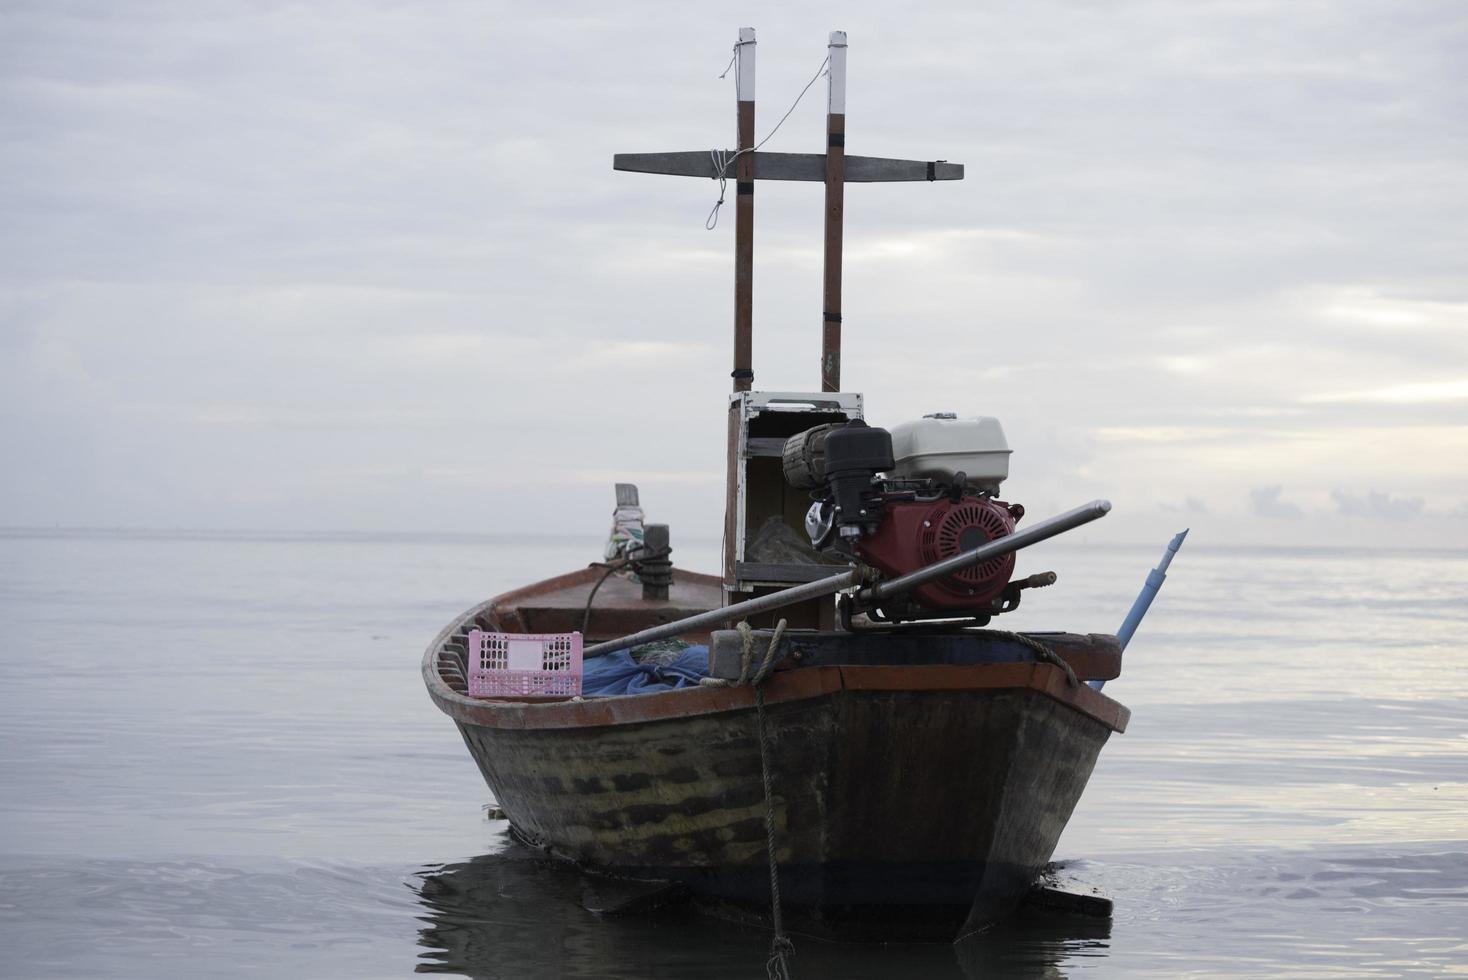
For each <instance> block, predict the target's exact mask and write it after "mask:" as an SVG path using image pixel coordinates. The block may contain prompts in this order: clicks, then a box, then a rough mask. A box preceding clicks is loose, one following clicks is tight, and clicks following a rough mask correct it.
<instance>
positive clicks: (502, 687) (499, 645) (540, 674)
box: [469, 630, 581, 697]
mask: <svg viewBox="0 0 1468 980" xmlns="http://www.w3.org/2000/svg"><path fill="white" fill-rule="evenodd" d="M580 693H581V634H580V633H486V632H485V631H484V630H471V631H470V632H469V696H470V697H557V696H560V697H573V696H575V695H578V694H580Z"/></svg>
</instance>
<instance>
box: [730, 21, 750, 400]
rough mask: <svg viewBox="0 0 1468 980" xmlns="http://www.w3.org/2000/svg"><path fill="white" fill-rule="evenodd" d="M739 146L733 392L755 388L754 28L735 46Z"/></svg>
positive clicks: (743, 29)
mask: <svg viewBox="0 0 1468 980" xmlns="http://www.w3.org/2000/svg"><path fill="white" fill-rule="evenodd" d="M734 58H735V62H736V64H735V67H734V80H735V82H734V84H735V89H736V93H737V94H736V97H737V99H738V102H739V146H738V157H737V159H736V161H735V164H734V174H735V194H734V371H733V378H734V390H735V391H748V390H749V389H750V388H751V387H753V386H754V363H753V358H754V350H753V348H754V28H753V27H741V28H740V29H739V43H738V44H736V45H735V46H734Z"/></svg>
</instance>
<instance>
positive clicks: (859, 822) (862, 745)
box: [459, 666, 1110, 939]
mask: <svg viewBox="0 0 1468 980" xmlns="http://www.w3.org/2000/svg"><path fill="white" fill-rule="evenodd" d="M960 669H961V668H960ZM1033 669H1037V670H1046V671H1050V670H1055V668H1050V667H1043V666H1042V667H1038V668H1033ZM1056 673H1059V671H1056ZM646 697H656V698H661V699H670V700H672V699H678V700H685V699H684V698H680V697H679V695H678V693H677V692H673V693H669V694H663V695H650V696H646ZM766 719H767V723H768V724H769V726H770V730H771V742H772V749H773V758H772V762H773V765H772V770H773V772H774V774H775V775H774V778H773V787H772V788H773V798H772V806H773V811H774V817H775V840H776V856H777V859H778V861H779V864H780V874H781V882H780V884H781V894H782V897H783V899H784V901H785V902H786V903H787V904H788V905H789V906H790V908H791V914H792V915H793V916H798V917H799V918H801V919H803V920H805V921H806V922H807V925H806V928H807V929H809V928H811V927H812V926H813V925H814V926H818V927H820V929H821V931H823V932H838V933H844V932H846V931H847V930H849V929H852V928H857V929H861V930H865V929H868V928H870V927H872V926H873V925H875V924H883V923H890V924H891V925H892V926H894V927H895V926H899V925H900V926H902V929H901V933H902V936H903V938H913V937H912V931H913V927H914V926H915V925H922V926H923V927H924V928H923V932H924V933H926V934H928V937H929V938H939V937H941V938H947V939H953V938H956V937H957V936H958V935H959V934H960V932H961V931H962V929H963V927H964V924H965V922H968V923H970V928H971V929H977V928H982V927H984V926H987V925H989V924H990V923H992V922H994V921H997V920H998V919H999V918H1001V917H1003V916H1004V915H1005V914H1007V913H1008V912H1009V911H1010V910H1011V909H1012V908H1013V906H1014V905H1015V904H1016V903H1017V902H1018V900H1019V899H1020V898H1021V897H1022V896H1023V895H1024V893H1025V891H1026V890H1027V889H1028V887H1029V885H1030V883H1031V882H1032V881H1033V880H1034V878H1035V876H1036V874H1037V873H1038V872H1039V870H1040V869H1041V868H1042V867H1043V866H1044V865H1045V863H1046V862H1047V861H1049V860H1050V857H1051V855H1052V854H1053V852H1054V849H1055V844H1056V842H1057V841H1058V840H1059V837H1060V833H1061V831H1062V830H1063V829H1064V828H1065V824H1066V821H1067V820H1068V819H1069V818H1070V815H1071V811H1072V810H1073V809H1074V808H1075V805H1076V802H1077V801H1078V800H1079V798H1080V795H1081V792H1082V790H1083V789H1084V788H1085V785H1086V782H1087V780H1088V779H1089V778H1090V775H1091V769H1092V767H1093V765H1094V764H1095V761H1096V756H1097V753H1098V752H1099V751H1100V749H1101V746H1102V745H1103V744H1104V743H1105V741H1106V738H1107V737H1108V735H1109V734H1110V729H1109V728H1108V727H1107V726H1105V725H1104V724H1102V723H1100V722H1098V721H1095V720H1094V719H1090V718H1088V717H1086V716H1085V715H1083V714H1081V713H1080V712H1077V711H1075V710H1074V709H1072V708H1070V707H1068V706H1066V705H1064V704H1062V703H1060V702H1058V701H1055V700H1053V699H1051V698H1049V697H1047V696H1046V695H1044V694H1043V693H1040V692H1037V691H1032V690H1028V689H1023V688H1020V689H1004V688H979V689H968V690H964V689H959V690H952V689H937V690H916V691H912V690H896V691H894V690H882V689H875V690H873V689H867V690H860V689H859V690H850V691H848V690H837V691H834V692H831V693H829V694H825V695H823V696H820V697H814V698H805V699H800V700H789V701H781V702H778V703H773V704H770V705H769V706H768V708H767V711H766ZM459 730H460V732H461V733H462V734H463V736H464V741H465V743H466V745H468V747H469V751H470V753H471V755H472V756H473V757H474V760H475V762H476V763H477V764H478V765H479V767H480V770H481V772H482V773H483V774H484V778H485V781H486V782H487V783H488V784H489V786H490V788H491V789H492V790H493V791H494V794H495V799H496V800H497V801H498V802H499V804H500V806H502V807H503V808H504V810H505V812H506V814H507V815H508V816H509V817H510V819H511V821H512V823H513V824H514V826H515V828H516V830H517V831H518V832H519V833H520V834H521V835H522V836H523V837H525V838H526V839H528V840H529V841H531V842H532V843H536V844H540V845H543V846H545V847H546V848H547V849H548V850H550V851H551V852H552V853H554V854H556V855H557V856H559V857H563V858H566V859H568V860H571V861H574V862H576V863H577V864H580V865H583V866H586V867H589V868H592V869H597V870H601V871H605V872H609V873H613V874H620V875H627V876H631V877H645V878H658V879H669V880H674V881H679V882H682V883H684V884H686V885H687V886H688V887H689V888H690V890H692V892H693V893H694V894H695V895H698V896H700V897H703V898H708V899H714V900H720V901H726V902H729V903H732V904H735V905H739V906H749V907H752V908H763V907H765V906H767V905H768V903H769V873H768V865H767V858H766V850H765V847H766V841H765V822H764V813H765V801H764V794H763V790H762V784H761V780H760V761H759V746H758V742H757V739H758V729H757V720H756V717H755V714H754V712H753V710H751V709H748V708H746V709H742V710H739V711H737V712H720V713H717V714H704V715H695V716H692V717H682V718H671V719H666V720H661V721H649V722H642V723H631V724H622V725H613V726H608V727H605V728H602V727H597V728H551V729H522V730H514V729H504V728H494V727H488V726H483V725H476V724H472V723H465V722H460V723H459ZM934 916H937V918H936V919H935V918H934Z"/></svg>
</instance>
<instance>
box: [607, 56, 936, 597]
mask: <svg viewBox="0 0 1468 980" xmlns="http://www.w3.org/2000/svg"><path fill="white" fill-rule="evenodd" d="M754 44H755V40H754V28H752V27H742V28H740V29H739V41H738V43H737V44H735V46H734V63H735V65H736V66H737V68H738V71H737V73H736V75H735V89H736V98H737V103H736V104H737V107H738V146H737V147H736V149H735V150H733V151H729V150H717V149H716V150H714V151H712V152H710V151H708V150H693V151H680V152H671V153H667V152H664V153H618V154H616V155H615V156H613V158H612V167H613V169H615V170H624V171H630V172H633V173H645V174H672V175H676V176H683V177H702V178H705V179H713V180H717V181H720V190H721V192H722V190H723V187H724V183H725V182H726V181H727V180H728V178H729V176H730V170H731V169H732V170H733V176H734V179H735V209H734V221H735V223H734V370H733V372H732V376H733V380H734V385H733V387H734V397H732V398H731V399H730V402H729V439H728V446H727V452H728V455H727V466H728V469H727V473H728V476H727V480H728V484H727V491H728V493H727V497H726V504H725V513H724V582H725V588H726V590H727V589H728V588H730V587H731V584H732V583H733V582H734V581H735V575H734V555H735V553H736V551H737V550H738V544H737V543H736V540H735V539H736V537H737V536H738V533H739V527H740V521H739V512H740V509H741V508H742V507H743V506H744V501H743V499H742V498H741V495H740V472H741V465H740V464H741V458H740V453H741V447H740V444H739V432H740V411H741V404H742V400H741V399H740V398H739V396H740V395H741V394H742V393H744V392H749V391H751V390H752V389H753V388H754V363H753V348H754V343H753V335H754V184H755V181H756V180H801V181H810V182H813V183H814V182H816V181H820V182H821V183H823V184H825V188H826V207H825V228H826V235H825V280H824V290H823V293H824V294H823V297H822V307H823V310H822V312H823V315H822V323H821V389H822V390H823V391H839V390H840V387H841V238H842V231H843V212H844V207H845V205H844V199H845V185H846V184H848V183H852V182H855V183H888V182H921V181H935V180H962V179H963V165H962V164H956V163H948V162H947V161H946V160H926V161H924V160H899V159H891V158H887V157H863V156H847V155H846V146H845V144H846V33H845V32H844V31H832V32H831V34H830V37H829V43H828V47H827V52H828V55H829V58H830V81H829V86H828V92H827V97H828V103H827V113H826V152H825V153H769V152H764V151H761V152H759V153H756V152H755V151H754V147H755V135H754ZM797 101H798V100H797ZM793 108H794V107H793V106H792V109H793ZM766 139H768V137H766ZM719 200H720V203H722V202H723V200H724V198H723V196H722V193H721V196H720V198H719ZM716 213H717V212H716ZM727 597H728V596H727V591H726V599H727Z"/></svg>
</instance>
